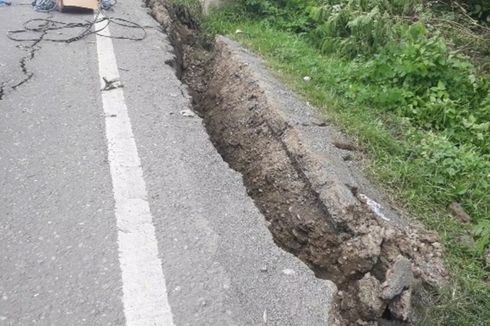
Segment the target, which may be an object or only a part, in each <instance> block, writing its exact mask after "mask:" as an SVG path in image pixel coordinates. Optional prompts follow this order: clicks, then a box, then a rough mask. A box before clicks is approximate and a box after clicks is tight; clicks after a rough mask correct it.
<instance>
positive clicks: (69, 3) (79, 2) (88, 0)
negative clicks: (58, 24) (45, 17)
mask: <svg viewBox="0 0 490 326" xmlns="http://www.w3.org/2000/svg"><path fill="white" fill-rule="evenodd" d="M65 8H67V9H68V8H70V9H71V8H82V9H92V10H96V9H97V8H99V0H60V9H61V11H63V9H65Z"/></svg>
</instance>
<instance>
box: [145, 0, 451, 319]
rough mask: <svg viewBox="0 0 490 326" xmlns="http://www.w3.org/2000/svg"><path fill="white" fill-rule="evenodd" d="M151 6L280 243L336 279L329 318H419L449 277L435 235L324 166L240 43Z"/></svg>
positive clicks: (198, 105) (200, 106)
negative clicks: (397, 217) (390, 217)
mask: <svg viewBox="0 0 490 326" xmlns="http://www.w3.org/2000/svg"><path fill="white" fill-rule="evenodd" d="M147 5H149V7H150V8H151V12H152V15H153V16H154V17H155V18H156V19H157V20H158V21H159V22H160V23H161V24H162V25H163V26H164V28H165V29H166V31H167V32H168V33H169V35H170V37H171V40H172V42H173V44H174V46H175V52H176V58H175V61H171V62H168V64H170V65H172V66H174V67H175V69H176V73H177V74H178V76H179V77H180V78H181V79H182V80H183V82H185V83H186V84H187V85H188V86H189V88H190V89H191V92H192V96H193V102H194V103H193V104H194V109H195V110H196V112H197V113H198V114H199V115H200V116H201V117H202V118H203V120H204V123H205V125H206V129H207V131H208V133H209V136H210V138H211V140H212V141H213V143H214V145H215V146H216V148H217V150H218V151H219V153H220V154H221V155H222V157H223V159H224V160H225V161H226V162H228V163H229V165H230V166H231V167H232V168H233V169H235V170H236V171H239V172H240V173H241V174H242V175H243V180H244V183H245V186H246V188H247V190H248V194H249V195H250V197H252V198H253V200H254V202H255V204H256V206H257V207H258V208H259V209H260V211H261V212H262V213H263V215H264V216H265V218H266V219H267V221H268V222H269V229H270V231H271V233H272V235H273V238H274V241H275V243H276V244H277V245H278V246H280V247H281V248H283V249H284V250H287V251H288V252H291V253H292V254H294V255H296V256H297V257H298V258H299V259H301V260H302V261H303V262H305V263H306V264H307V265H308V266H310V268H311V269H312V270H313V271H314V272H315V274H316V275H317V277H320V278H324V279H328V280H331V281H333V282H334V283H335V284H336V285H337V287H338V295H337V301H336V303H335V305H334V306H335V308H334V309H333V312H332V316H331V319H332V320H331V325H352V324H358V325H377V324H378V323H381V322H382V323H386V322H387V321H391V322H393V323H395V322H397V323H398V322H411V321H414V320H416V319H417V318H418V313H419V312H418V310H417V309H414V307H416V306H417V305H419V306H420V302H419V301H420V299H421V298H422V294H421V293H422V291H423V289H424V288H427V287H439V286H442V285H443V284H444V283H445V281H446V277H447V274H446V272H445V270H444V267H443V264H442V258H441V257H442V249H441V246H440V244H439V243H438V242H437V240H438V239H437V236H436V235H435V234H433V233H429V232H426V231H424V230H422V229H421V228H420V227H417V226H414V225H411V224H410V223H408V225H409V227H402V226H400V225H397V224H393V223H389V222H387V221H385V220H384V219H383V218H382V215H380V214H377V213H376V210H373V209H372V207H370V202H369V198H367V197H366V196H365V195H363V194H361V193H360V192H359V189H358V188H357V187H355V186H352V185H348V184H347V183H346V181H345V180H344V179H343V178H342V177H341V174H340V173H339V174H337V173H335V172H333V173H328V171H326V170H325V169H323V168H322V166H323V165H324V162H322V160H321V158H319V157H318V156H317V155H315V154H314V153H313V151H311V149H310V148H309V147H308V146H307V145H305V143H307V142H305V141H304V139H302V136H303V135H302V134H300V133H299V132H298V130H297V129H296V127H295V126H294V125H293V124H292V123H290V121H289V120H288V119H287V117H285V115H284V113H283V111H282V110H281V109H280V105H281V104H280V103H279V102H278V101H277V100H276V97H275V96H274V95H273V94H271V91H270V89H268V87H267V86H264V83H263V79H262V78H261V77H260V76H259V75H258V74H263V72H262V71H258V70H257V69H255V67H254V65H251V64H250V63H249V62H248V61H247V60H246V58H245V57H244V56H243V53H242V52H241V50H240V48H239V46H237V45H236V44H235V43H234V42H232V41H230V40H228V39H226V38H224V37H218V38H217V39H216V40H211V41H210V40H207V39H206V38H205V37H204V36H202V35H201V34H200V33H199V31H198V24H197V23H196V22H195V21H194V20H193V19H192V17H191V16H190V15H189V12H188V11H186V10H185V8H183V7H177V8H172V7H170V6H168V5H167V4H166V2H165V1H164V0H149V1H147ZM268 78H269V77H268ZM316 125H317V126H320V127H324V126H325V124H324V123H322V122H320V123H317V124H316ZM333 143H336V144H337V145H335V146H337V147H338V144H342V145H343V144H348V143H341V142H335V141H333ZM349 145H350V144H349ZM343 147H345V146H343ZM345 149H346V150H349V151H355V150H356V148H355V146H353V145H350V146H349V148H345ZM339 160H340V161H342V162H343V161H344V160H343V158H342V157H339ZM366 198H367V199H366ZM383 320H384V321H383Z"/></svg>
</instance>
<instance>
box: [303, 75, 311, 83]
mask: <svg viewBox="0 0 490 326" xmlns="http://www.w3.org/2000/svg"><path fill="white" fill-rule="evenodd" d="M303 80H304V81H305V82H309V81H311V77H310V76H304V77H303Z"/></svg>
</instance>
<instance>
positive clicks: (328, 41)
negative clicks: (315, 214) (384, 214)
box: [204, 0, 490, 325]
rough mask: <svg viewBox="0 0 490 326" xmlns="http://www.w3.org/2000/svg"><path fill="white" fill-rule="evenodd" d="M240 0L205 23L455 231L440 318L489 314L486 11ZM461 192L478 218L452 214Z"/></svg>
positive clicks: (424, 212)
mask: <svg viewBox="0 0 490 326" xmlns="http://www.w3.org/2000/svg"><path fill="white" fill-rule="evenodd" d="M241 3H242V6H239V7H233V8H231V9H229V10H226V9H225V10H222V11H216V12H214V14H212V15H211V16H210V17H208V18H206V19H205V20H204V27H205V29H207V31H208V32H210V33H212V34H214V33H221V34H228V35H230V36H232V37H233V38H235V39H236V40H238V41H240V42H241V43H242V44H245V45H247V46H248V47H250V48H252V49H254V50H255V51H256V52H258V53H260V54H261V55H262V56H263V57H264V58H266V59H267V60H268V62H269V64H270V65H271V66H272V67H273V68H274V69H275V70H276V71H277V72H278V73H279V74H280V75H281V76H282V77H283V78H284V79H285V80H287V81H288V82H289V84H290V85H291V86H292V87H293V88H295V89H296V90H298V91H299V92H300V93H302V94H303V95H304V96H305V97H306V98H307V99H308V100H309V101H310V102H311V103H313V104H315V105H316V106H318V107H320V108H323V109H324V110H325V111H326V113H327V116H328V118H329V119H331V120H335V121H336V122H337V123H338V124H339V125H341V126H343V127H344V128H345V130H347V131H348V132H349V133H350V134H351V135H354V136H356V137H357V138H358V140H359V143H360V144H361V145H362V146H363V147H365V148H366V149H367V151H368V153H369V155H370V158H371V165H370V166H369V167H368V168H367V172H368V173H369V174H370V175H371V176H372V177H374V178H375V179H377V180H379V181H381V182H382V183H383V184H385V185H387V186H389V189H390V190H391V192H392V195H393V197H394V198H397V199H398V200H399V202H400V205H402V206H405V207H406V208H407V209H409V210H410V211H412V212H415V214H416V215H417V216H419V217H420V218H421V219H422V220H423V221H424V222H425V223H426V224H427V225H428V226H430V227H431V228H433V229H435V230H437V231H439V233H440V234H441V235H442V236H443V237H444V239H445V245H446V248H447V251H448V256H447V261H448V266H449V267H450V268H451V270H452V273H453V276H454V284H453V288H452V289H451V290H450V291H448V292H447V293H440V298H439V299H440V300H439V302H438V303H437V304H436V305H435V308H434V310H433V314H434V316H433V318H434V320H435V323H439V324H443V325H485V324H487V323H488V320H490V287H489V285H488V281H489V277H490V276H489V270H488V266H485V263H484V262H483V260H482V254H483V252H484V251H485V249H487V248H488V245H489V242H490V181H489V179H490V95H489V84H490V80H489V77H488V70H489V68H488V66H487V65H488V63H487V62H488V53H489V49H490V46H489V44H488V43H489V42H490V41H489V40H488V35H489V34H488V29H487V27H485V25H483V24H484V21H483V22H478V21H477V20H473V19H472V18H469V16H468V13H464V12H461V10H460V9H458V8H456V9H454V8H451V7H444V6H442V5H440V4H441V3H440V2H438V3H436V2H433V4H438V6H437V8H434V6H433V7H432V8H428V7H424V6H422V2H421V1H407V2H403V6H401V7H400V6H398V7H397V6H396V5H394V6H393V7H386V6H387V5H386V4H385V3H386V2H383V4H381V2H379V1H363V2H359V1H348V2H346V3H347V4H344V5H342V4H341V2H339V1H323V2H322V3H323V4H324V6H322V7H319V6H314V5H315V4H318V3H317V2H315V1H303V2H298V1H283V2H282V3H283V4H284V3H286V6H280V5H278V3H279V2H275V1H260V0H253V1H242V2H241ZM393 3H396V2H393ZM400 3H402V2H400ZM243 4H244V5H243ZM467 16H468V17H467ZM407 17H410V19H407ZM461 17H463V18H461ZM481 17H484V15H481ZM485 17H486V16H485ZM477 18H478V17H477ZM465 22H467V23H466V24H465ZM448 26H449V27H448ZM451 26H458V28H457V29H453V30H451V28H452V27H451ZM385 27H389V28H385ZM464 34H467V35H466V36H465V35H464ZM455 49H456V50H459V51H458V52H456V51H455ZM462 53H466V55H463V54H462ZM469 55H471V57H470V56H469ZM306 76H307V77H309V78H307V79H306V80H307V82H305V80H304V78H303V77H306ZM453 202H457V203H460V204H462V207H463V208H464V210H466V211H467V212H468V213H469V216H470V217H471V219H472V222H473V223H472V225H463V224H462V223H461V222H459V221H458V220H456V219H455V218H454V217H452V216H450V215H449V214H448V213H447V210H446V209H447V207H448V206H449V205H450V204H451V203H453ZM473 239H475V240H476V241H474V240H473Z"/></svg>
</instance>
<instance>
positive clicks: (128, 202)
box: [95, 16, 174, 326]
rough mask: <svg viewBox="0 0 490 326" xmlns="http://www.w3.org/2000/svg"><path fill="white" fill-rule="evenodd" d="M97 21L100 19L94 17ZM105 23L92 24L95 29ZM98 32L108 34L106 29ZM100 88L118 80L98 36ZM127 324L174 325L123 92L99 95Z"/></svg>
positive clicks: (106, 41)
mask: <svg viewBox="0 0 490 326" xmlns="http://www.w3.org/2000/svg"><path fill="white" fill-rule="evenodd" d="M99 17H101V16H99ZM104 25H105V23H97V24H96V26H95V29H97V30H98V29H100V28H102V27H103V26H104ZM100 34H103V35H105V36H110V31H109V28H108V27H107V28H105V29H104V30H103V31H102V32H100ZM97 53H98V60H99V75H100V83H101V87H104V84H105V82H104V81H103V80H102V77H104V78H106V79H107V80H115V79H117V80H119V71H118V68H117V62H116V57H115V54H114V48H113V46H112V40H111V39H110V38H108V37H103V36H99V35H97ZM102 105H103V107H104V113H105V125H106V137H107V147H108V152H109V164H110V171H111V176H112V186H113V191H114V200H115V215H116V219H117V227H118V245H119V263H120V265H121V271H122V284H123V299H122V300H123V305H124V314H125V317H126V325H128V326H136V325H138V326H139V325H141V326H147V325H148V326H150V325H151V326H173V325H174V323H173V320H172V312H171V310H170V306H169V303H168V298H167V289H166V286H165V277H164V275H163V271H162V263H161V261H160V259H159V258H158V246H157V240H156V238H155V227H154V226H153V223H152V216H151V213H150V206H149V204H148V201H147V193H146V185H145V181H144V179H143V170H142V168H141V162H140V158H139V156H138V151H137V148H136V142H135V140H134V135H133V132H132V128H131V121H130V120H129V116H128V109H127V107H126V103H125V102H124V93H123V90H122V88H117V89H113V90H110V91H104V92H102Z"/></svg>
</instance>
